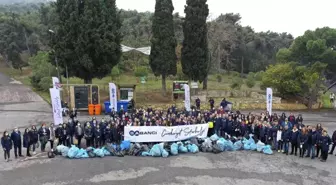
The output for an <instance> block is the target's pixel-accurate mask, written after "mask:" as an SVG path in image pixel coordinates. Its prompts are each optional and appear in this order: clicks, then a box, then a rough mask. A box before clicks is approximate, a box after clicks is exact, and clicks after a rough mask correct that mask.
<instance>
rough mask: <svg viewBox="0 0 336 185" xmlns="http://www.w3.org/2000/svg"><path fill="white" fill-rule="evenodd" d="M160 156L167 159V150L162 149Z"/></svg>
mask: <svg viewBox="0 0 336 185" xmlns="http://www.w3.org/2000/svg"><path fill="white" fill-rule="evenodd" d="M161 154H162V157H168V156H169V153H168V152H167V150H165V149H163V148H162V151H161Z"/></svg>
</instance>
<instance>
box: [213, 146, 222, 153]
mask: <svg viewBox="0 0 336 185" xmlns="http://www.w3.org/2000/svg"><path fill="white" fill-rule="evenodd" d="M212 152H213V153H214V154H218V153H221V152H222V151H221V149H220V147H219V146H218V145H217V144H214V145H213V146H212Z"/></svg>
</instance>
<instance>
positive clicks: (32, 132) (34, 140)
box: [30, 125, 38, 155]
mask: <svg viewBox="0 0 336 185" xmlns="http://www.w3.org/2000/svg"><path fill="white" fill-rule="evenodd" d="M30 141H31V145H32V146H33V155H35V154H36V152H35V150H36V148H38V145H37V142H38V131H37V129H36V126H35V125H33V126H32V128H31V130H30Z"/></svg>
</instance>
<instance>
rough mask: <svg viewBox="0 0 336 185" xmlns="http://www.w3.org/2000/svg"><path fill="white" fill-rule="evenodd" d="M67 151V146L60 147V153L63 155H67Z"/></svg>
mask: <svg viewBox="0 0 336 185" xmlns="http://www.w3.org/2000/svg"><path fill="white" fill-rule="evenodd" d="M68 152H69V147H66V146H65V147H64V148H62V150H61V153H62V156H63V157H67V156H68Z"/></svg>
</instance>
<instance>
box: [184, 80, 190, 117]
mask: <svg viewBox="0 0 336 185" xmlns="http://www.w3.org/2000/svg"><path fill="white" fill-rule="evenodd" d="M183 87H184V107H185V108H186V110H187V111H190V110H191V108H190V87H189V85H188V84H184V85H183Z"/></svg>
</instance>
